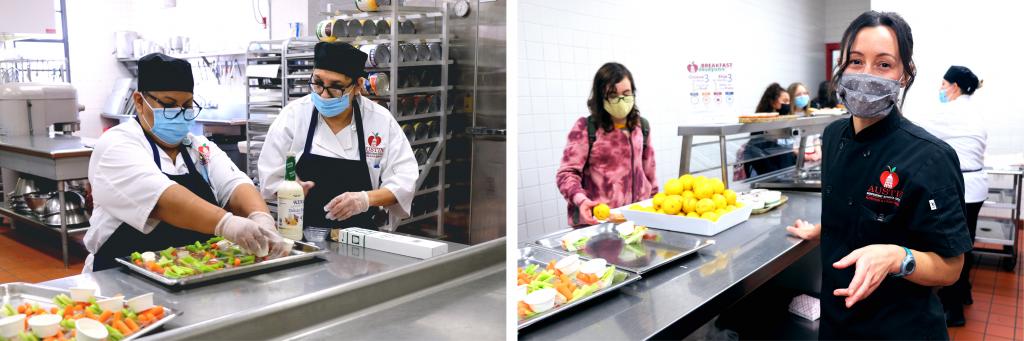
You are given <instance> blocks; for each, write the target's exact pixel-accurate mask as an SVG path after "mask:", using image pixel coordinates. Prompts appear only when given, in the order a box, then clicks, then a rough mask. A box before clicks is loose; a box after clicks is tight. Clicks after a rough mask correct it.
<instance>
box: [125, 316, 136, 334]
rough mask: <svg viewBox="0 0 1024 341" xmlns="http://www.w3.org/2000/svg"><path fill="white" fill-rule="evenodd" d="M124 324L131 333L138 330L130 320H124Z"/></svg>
mask: <svg viewBox="0 0 1024 341" xmlns="http://www.w3.org/2000/svg"><path fill="white" fill-rule="evenodd" d="M124 324H125V325H127V326H128V328H129V329H131V330H132V332H133V333H134V332H135V331H137V330H139V325H138V324H136V323H135V321H132V319H124Z"/></svg>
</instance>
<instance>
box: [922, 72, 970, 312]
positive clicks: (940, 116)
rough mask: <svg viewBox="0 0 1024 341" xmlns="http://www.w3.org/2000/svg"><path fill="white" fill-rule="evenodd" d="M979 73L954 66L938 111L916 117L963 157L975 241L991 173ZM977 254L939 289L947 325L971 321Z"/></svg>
mask: <svg viewBox="0 0 1024 341" xmlns="http://www.w3.org/2000/svg"><path fill="white" fill-rule="evenodd" d="M981 84H982V82H981V81H980V80H979V79H978V76H976V75H975V74H974V72H971V69H968V68H967V67H964V66H959V65H953V66H950V67H949V69H948V70H946V74H945V75H943V76H942V85H941V86H940V87H939V96H938V97H939V102H941V103H942V105H941V107H940V108H939V110H937V111H935V113H934V114H929V115H921V117H914V118H913V120H914V122H916V123H917V124H918V125H919V126H921V128H924V129H925V130H927V131H928V132H929V133H932V135H935V137H938V138H940V139H942V140H943V141H945V142H946V143H948V144H949V146H950V147H953V150H955V151H956V156H957V157H958V158H959V159H960V173H962V174H963V177H964V202H965V203H966V204H967V211H964V214H965V215H966V216H967V230H968V232H970V234H971V240H974V237H975V235H976V234H977V231H976V228H977V227H978V213H980V212H981V206H982V204H984V203H985V199H988V174H987V173H986V172H985V170H984V167H985V145H986V144H987V142H988V133H987V132H986V131H985V127H984V124H982V120H983V119H980V117H979V116H980V115H984V114H985V112H984V111H983V110H982V108H980V107H978V106H977V104H976V103H974V101H973V100H972V96H973V95H974V92H975V91H976V90H978V88H980V87H981ZM973 264H974V257H973V256H972V255H971V253H970V251H968V252H967V254H966V255H965V256H964V267H963V269H962V270H961V271H960V279H958V280H957V281H956V283H954V284H953V285H951V286H948V287H943V288H942V289H940V290H939V292H938V294H939V298H940V299H941V300H942V307H943V308H944V309H945V313H946V325H947V326H950V327H957V326H963V325H964V324H966V323H967V320H966V318H965V316H964V305H965V304H971V303H973V300H972V299H971V282H970V277H971V276H970V274H971V268H972V267H973Z"/></svg>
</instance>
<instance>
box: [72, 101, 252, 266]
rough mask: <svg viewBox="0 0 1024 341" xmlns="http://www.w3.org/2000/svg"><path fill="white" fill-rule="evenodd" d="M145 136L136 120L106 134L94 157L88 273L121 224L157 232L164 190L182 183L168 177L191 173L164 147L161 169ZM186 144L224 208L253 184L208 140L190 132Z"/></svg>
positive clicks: (86, 264)
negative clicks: (203, 155)
mask: <svg viewBox="0 0 1024 341" xmlns="http://www.w3.org/2000/svg"><path fill="white" fill-rule="evenodd" d="M143 134H144V132H143V131H142V126H140V125H139V123H138V122H136V121H135V120H131V121H126V122H124V123H121V124H119V125H117V126H116V127H113V128H111V129H110V130H107V131H106V132H105V133H103V135H102V136H100V138H99V139H98V140H97V142H96V147H95V148H94V149H93V152H92V156H91V157H90V158H89V183H90V185H92V197H93V203H94V208H93V212H92V217H90V218H89V224H90V227H89V230H88V232H86V233H85V248H86V249H87V250H89V256H88V257H87V258H86V259H85V267H84V268H83V269H82V272H83V273H84V272H92V264H93V257H94V255H95V254H96V252H99V250H100V247H101V246H102V245H103V243H104V242H106V241H107V239H109V238H110V236H111V235H113V234H114V231H115V230H117V228H118V227H119V226H121V223H128V225H131V226H132V227H134V228H135V229H137V230H139V231H140V232H142V233H145V234H148V233H150V232H152V231H153V229H154V228H156V225H157V224H159V223H160V221H159V220H156V219H153V218H150V217H149V215H150V212H152V211H153V208H154V207H156V202H157V200H158V199H160V195H162V194H163V192H164V190H166V189H167V188H168V187H170V186H171V185H174V184H177V183H176V182H174V181H173V180H171V179H170V178H168V177H167V176H166V175H165V174H164V173H166V174H172V175H181V174H185V173H188V167H187V166H186V164H185V159H184V158H183V157H182V156H181V154H180V153H179V154H178V156H177V157H176V158H175V160H174V161H173V162H171V158H170V156H167V153H166V152H164V151H163V150H162V149H160V148H159V146H158V148H157V151H158V152H159V153H160V168H157V167H156V164H155V163H154V162H153V149H152V147H150V145H149V141H148V140H146V137H145V136H144V135H143ZM185 142H186V148H187V150H188V153H189V156H191V157H192V161H193V162H194V163H195V166H196V169H197V170H198V171H199V172H200V173H204V174H205V175H204V177H206V178H207V181H208V182H209V183H210V185H211V187H212V188H213V194H214V196H216V198H217V203H218V204H219V205H220V206H221V207H223V206H224V205H226V204H227V203H228V199H230V198H231V195H232V193H234V191H235V188H236V187H237V186H238V185H242V184H250V185H251V184H252V180H250V179H249V177H248V176H247V175H246V174H245V173H244V172H242V171H240V170H239V169H238V167H235V164H234V163H233V162H232V161H231V158H230V157H228V156H227V154H225V153H224V151H222V150H220V148H218V147H217V145H216V144H215V143H212V142H210V141H209V140H207V139H206V137H204V136H197V135H192V134H188V138H187V139H186V140H185ZM204 144H205V145H206V146H209V147H210V151H209V159H208V162H207V164H205V165H204V164H202V162H200V160H201V159H200V155H199V151H198V149H197V148H199V147H200V146H202V145H204Z"/></svg>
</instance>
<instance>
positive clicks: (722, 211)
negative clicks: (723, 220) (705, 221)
mask: <svg viewBox="0 0 1024 341" xmlns="http://www.w3.org/2000/svg"><path fill="white" fill-rule="evenodd" d="M725 213H727V212H726V211H725V209H724V208H719V209H717V210H715V214H717V215H718V216H719V217H721V216H724V215H725Z"/></svg>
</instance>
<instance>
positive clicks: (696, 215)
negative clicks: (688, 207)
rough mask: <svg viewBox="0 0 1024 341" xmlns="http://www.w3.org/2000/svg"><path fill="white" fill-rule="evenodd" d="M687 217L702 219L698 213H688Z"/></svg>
mask: <svg viewBox="0 0 1024 341" xmlns="http://www.w3.org/2000/svg"><path fill="white" fill-rule="evenodd" d="M686 216H687V217H690V218H700V215H699V214H697V212H688V213H686Z"/></svg>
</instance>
